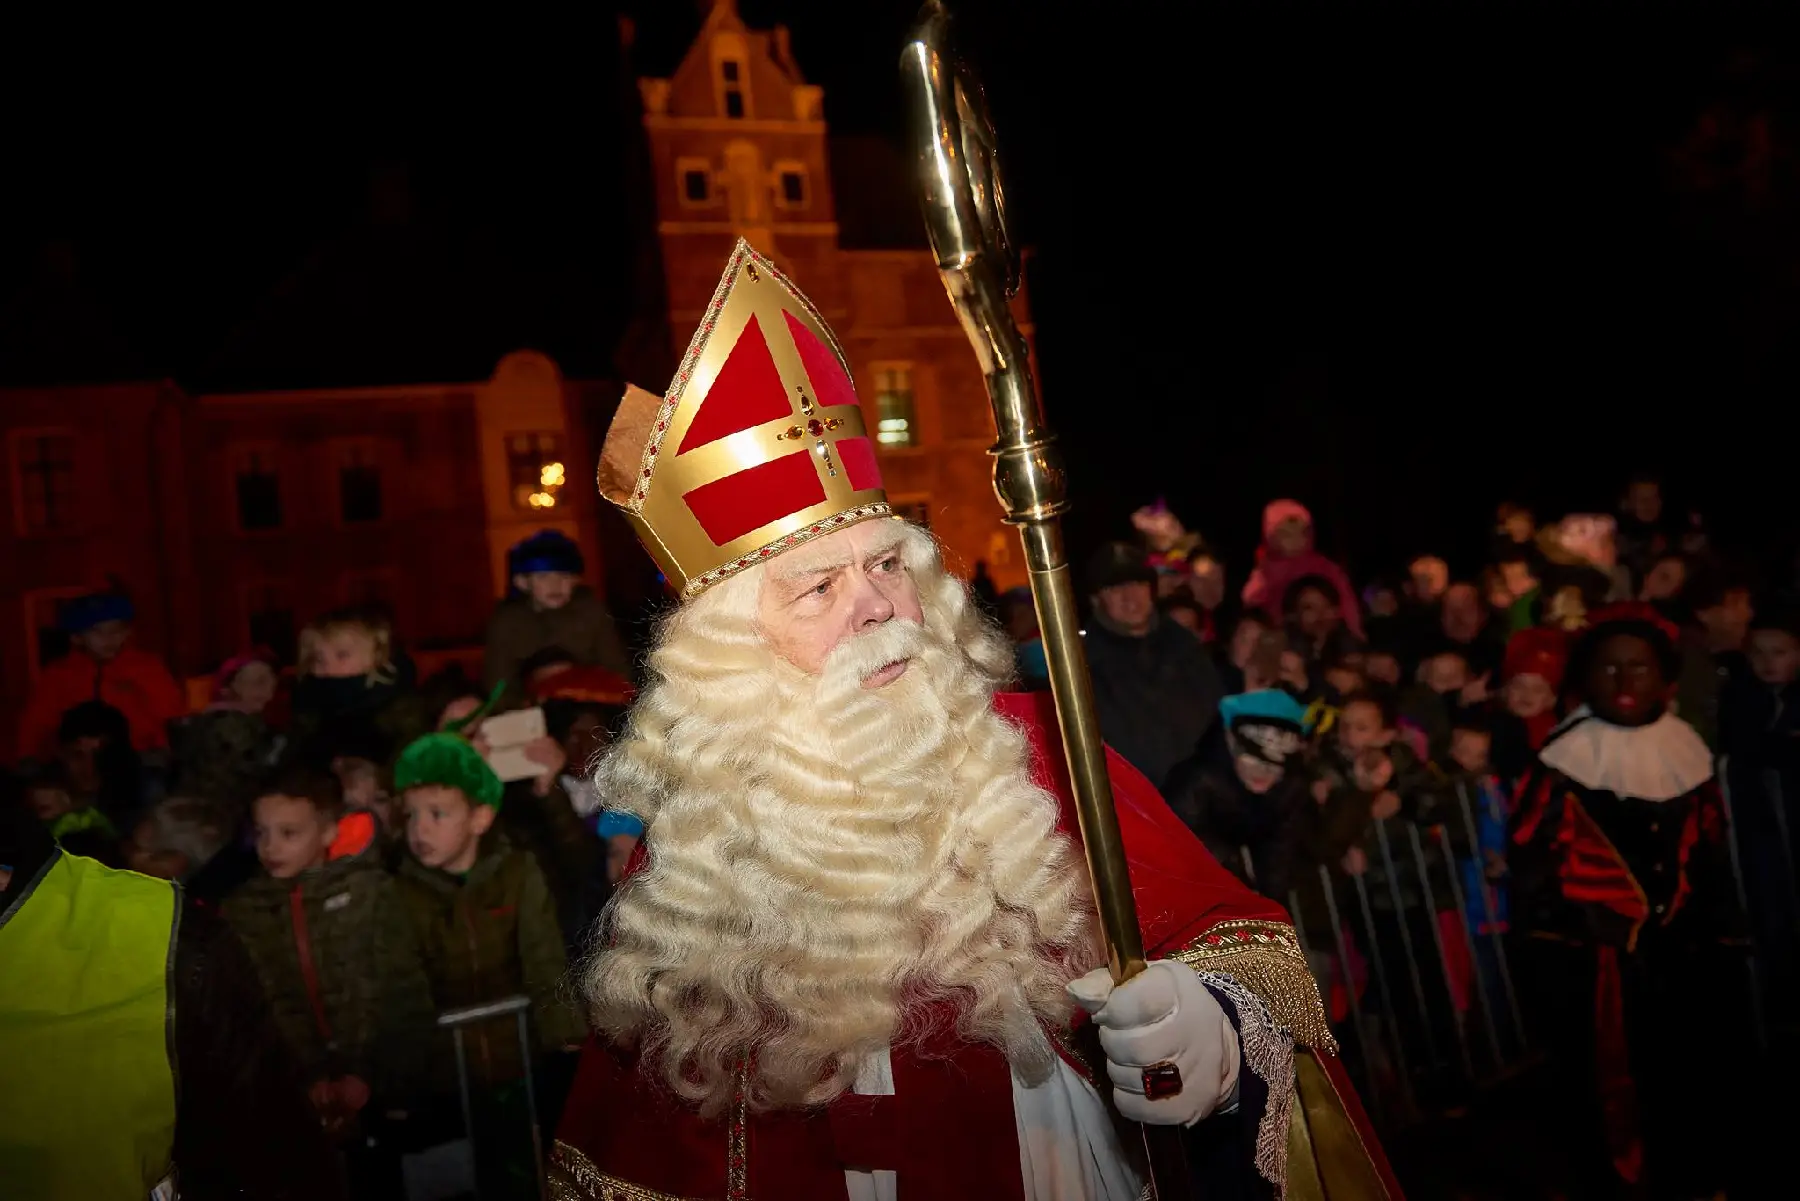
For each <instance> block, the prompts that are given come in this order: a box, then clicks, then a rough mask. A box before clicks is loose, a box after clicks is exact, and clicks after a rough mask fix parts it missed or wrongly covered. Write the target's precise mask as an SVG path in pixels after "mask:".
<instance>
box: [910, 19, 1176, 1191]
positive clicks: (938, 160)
mask: <svg viewBox="0 0 1800 1201" xmlns="http://www.w3.org/2000/svg"><path fill="white" fill-rule="evenodd" d="M950 24H951V22H950V14H949V12H948V11H947V10H946V9H945V8H944V6H943V4H942V3H940V2H939V0H928V3H927V4H926V5H925V7H924V9H923V10H922V11H921V12H920V14H919V22H918V25H917V26H916V27H915V29H914V31H913V34H912V37H911V38H910V40H909V41H908V42H907V45H906V49H905V50H904V51H903V52H902V53H901V56H900V75H901V84H902V87H903V88H904V89H905V92H906V103H907V110H908V121H909V124H910V127H911V128H910V133H911V140H912V150H913V154H914V156H915V166H916V169H917V173H918V181H919V185H920V189H921V195H920V200H921V205H922V208H923V211H924V217H925V226H926V229H927V231H928V232H929V234H930V235H931V247H932V251H933V253H934V254H935V255H936V256H937V266H938V273H939V275H940V276H942V278H943V281H944V289H945V290H946V291H947V292H948V293H949V294H950V303H951V304H952V305H953V306H954V307H955V309H956V315H957V317H958V318H960V319H961V321H962V325H963V330H964V332H965V333H967V334H968V336H969V342H970V344H971V345H972V346H973V347H974V348H975V356H976V358H977V359H979V360H980V363H981V371H982V375H983V377H984V379H985V381H986V384H987V392H988V400H989V402H990V403H991V404H992V406H993V411H994V429H995V432H996V433H997V435H998V438H997V440H996V441H995V443H994V446H993V447H992V448H991V449H990V450H989V452H988V453H989V454H991V455H993V456H994V492H995V493H996V495H998V496H999V498H1000V504H1001V507H1002V508H1003V509H1004V511H1005V514H1006V517H1005V520H1006V522H1007V524H1008V525H1012V526H1015V527H1017V528H1018V531H1019V537H1020V538H1021V539H1022V540H1023V542H1024V546H1025V564H1026V567H1027V569H1028V571H1029V573H1030V578H1031V597H1032V601H1033V603H1034V604H1035V605H1036V607H1037V616H1038V628H1039V630H1040V631H1041V633H1042V635H1043V640H1044V658H1045V660H1046V661H1047V662H1048V665H1049V669H1050V690H1051V694H1052V695H1053V697H1054V698H1055V701H1056V718H1057V724H1058V726H1059V727H1060V728H1061V731H1062V741H1063V750H1064V752H1065V754H1066V755H1067V757H1068V763H1069V773H1070V776H1071V783H1072V785H1073V789H1074V794H1075V807H1076V812H1077V815H1078V817H1079V819H1080V822H1081V839H1082V845H1083V846H1084V848H1085V849H1086V852H1087V863H1088V873H1089V875H1090V877H1091V878H1092V880H1093V887H1094V901H1095V908H1096V910H1097V911H1098V913H1099V918H1100V927H1101V933H1102V934H1103V935H1104V937H1105V940H1106V951H1107V960H1108V965H1109V967H1110V969H1111V971H1112V977H1113V980H1114V981H1115V982H1117V983H1124V982H1125V981H1126V980H1129V979H1131V978H1132V977H1133V976H1135V975H1137V974H1138V973H1139V972H1141V971H1143V970H1144V968H1145V966H1146V963H1145V960H1144V944H1143V936H1142V935H1141V934H1140V932H1139V927H1138V920H1137V906H1136V904H1135V903H1134V902H1133V900H1132V895H1131V875H1130V872H1129V870H1128V868H1127V865H1126V859H1125V846H1124V843H1123V842H1122V841H1121V839H1120V836H1119V819H1118V814H1117V813H1116V811H1115V810H1114V808H1113V796H1112V784H1111V781H1110V780H1109V779H1108V778H1107V774H1106V749H1105V746H1104V744H1103V743H1102V741H1101V738H1100V723H1099V719H1098V717H1097V715H1096V714H1095V711H1094V689H1093V681H1092V680H1091V679H1090V678H1089V676H1088V666H1087V655H1086V653H1085V652H1084V651H1083V649H1082V645H1081V634H1080V626H1079V623H1078V619H1077V616H1076V609H1075V589H1074V586H1073V584H1072V582H1071V580H1070V575H1069V563H1068V557H1067V555H1066V554H1065V552H1064V549H1063V540H1062V521H1061V515H1062V514H1063V513H1064V512H1066V511H1067V510H1068V507H1069V502H1068V486H1067V480H1066V478H1065V476H1064V473H1063V465H1062V457H1061V454H1060V452H1059V451H1058V450H1057V447H1056V445H1055V437H1054V435H1052V434H1051V432H1050V430H1049V428H1048V427H1047V426H1046V425H1045V423H1044V417H1043V413H1042V411H1041V409H1040V407H1039V405H1038V399H1037V391H1036V389H1035V388H1034V387H1033V384H1032V378H1031V362H1030V350H1029V347H1028V346H1027V344H1026V342H1025V338H1024V335H1022V334H1021V333H1020V332H1019V329H1018V326H1017V324H1015V322H1014V321H1013V314H1012V307H1011V299H1012V297H1013V295H1014V294H1015V293H1016V292H1017V291H1018V286H1019V260H1018V255H1017V252H1016V250H1015V248H1014V247H1013V245H1012V242H1011V240H1010V238H1009V236H1008V233H1007V228H1006V198H1005V191H1004V188H1003V187H1002V183H1001V178H1000V166H999V156H998V153H997V148H996V144H995V136H994V126H993V122H992V121H991V120H990V119H989V116H988V113H987V104H986V101H985V99H984V98H983V95H982V91H981V84H980V82H979V81H978V80H977V78H976V76H975V74H974V72H973V71H972V70H971V69H970V68H969V66H968V64H967V63H966V62H964V61H963V60H961V59H960V58H958V57H957V56H956V54H955V53H954V50H953V48H952V44H951V40H950ZM1144 1144H1145V1151H1146V1153H1147V1156H1148V1158H1149V1165H1150V1171H1151V1178H1152V1179H1151V1183H1152V1184H1153V1186H1154V1187H1155V1189H1156V1195H1157V1197H1158V1198H1160V1201H1180V1199H1182V1198H1186V1197H1189V1196H1191V1195H1192V1193H1191V1185H1192V1179H1191V1176H1190V1175H1189V1173H1188V1170H1187V1167H1186V1158H1185V1153H1184V1147H1183V1141H1182V1132H1181V1131H1180V1130H1179V1129H1178V1128H1172V1127H1145V1128H1144Z"/></svg>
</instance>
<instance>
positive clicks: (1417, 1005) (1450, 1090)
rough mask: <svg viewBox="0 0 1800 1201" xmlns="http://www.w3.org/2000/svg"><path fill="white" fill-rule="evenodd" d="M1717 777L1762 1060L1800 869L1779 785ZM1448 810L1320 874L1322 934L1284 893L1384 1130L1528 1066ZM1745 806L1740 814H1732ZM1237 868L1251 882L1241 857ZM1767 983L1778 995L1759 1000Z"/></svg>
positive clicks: (1502, 926)
mask: <svg viewBox="0 0 1800 1201" xmlns="http://www.w3.org/2000/svg"><path fill="white" fill-rule="evenodd" d="M1730 768H1731V765H1730V762H1729V760H1726V759H1721V760H1720V761H1719V763H1718V779H1719V783H1720V788H1721V793H1722V797H1723V801H1724V817H1725V836H1726V847H1725V850H1726V852H1727V853H1728V857H1729V863H1730V870H1731V877H1732V887H1733V889H1734V891H1735V894H1736V896H1735V900H1736V902H1737V905H1738V907H1739V908H1740V910H1741V911H1742V912H1743V913H1744V914H1745V915H1746V917H1747V918H1748V919H1749V920H1748V927H1749V930H1750V932H1751V938H1750V943H1751V946H1750V953H1749V954H1748V955H1747V956H1746V957H1745V964H1746V974H1747V977H1748V978H1747V981H1746V984H1747V987H1748V989H1749V993H1750V997H1751V1001H1752V1008H1751V1018H1752V1021H1753V1023H1754V1026H1755V1029H1754V1031H1753V1036H1754V1038H1755V1040H1756V1043H1757V1045H1758V1047H1759V1048H1762V1049H1766V1048H1768V1046H1769V1045H1770V1033H1769V1029H1768V1025H1767V1021H1766V1015H1767V1014H1770V1013H1774V1014H1782V1013H1792V1012H1795V1010H1796V1004H1795V1002H1796V1000H1797V998H1796V996H1794V995H1791V994H1792V993H1794V992H1800V871H1797V870H1796V854H1795V847H1794V844H1793V841H1792V834H1793V832H1794V826H1793V825H1792V823H1791V822H1790V820H1789V815H1788V813H1787V808H1786V798H1785V796H1784V795H1783V792H1782V781H1781V777H1780V775H1779V774H1778V773H1776V772H1772V771H1764V772H1758V773H1756V774H1755V776H1754V777H1751V778H1748V779H1740V780H1738V781H1736V783H1737V784H1738V785H1739V787H1738V789H1737V790H1736V792H1735V793H1734V789H1733V787H1732V784H1733V779H1732V775H1731V770H1730ZM1752 792H1753V795H1751V793H1752ZM1455 799H1456V804H1455V807H1454V809H1453V810H1452V811H1451V812H1450V813H1449V814H1448V815H1447V817H1446V819H1445V821H1444V823H1442V824H1436V825H1428V826H1421V825H1417V824H1415V823H1413V822H1411V821H1408V820H1406V819H1403V818H1398V817H1395V818H1389V819H1387V820H1385V821H1379V822H1376V823H1375V826H1374V834H1373V837H1374V847H1375V853H1374V854H1373V855H1371V856H1370V857H1369V858H1370V868H1371V870H1372V869H1374V868H1376V867H1379V869H1380V873H1381V876H1382V877H1384V878H1385V879H1384V880H1376V879H1373V878H1372V876H1371V875H1369V874H1364V875H1354V876H1348V877H1347V878H1346V877H1344V876H1341V875H1337V874H1334V872H1333V870H1332V868H1331V867H1330V866H1328V865H1321V866H1319V867H1318V869H1317V871H1318V879H1317V884H1318V887H1319V889H1320V891H1321V892H1322V894H1323V900H1324V906H1323V908H1324V910H1325V919H1326V920H1327V921H1328V922H1329V923H1330V925H1329V928H1320V925H1321V924H1320V922H1319V918H1318V914H1317V913H1316V912H1315V913H1313V914H1312V918H1311V924H1310V925H1309V924H1308V918H1307V910H1306V907H1305V906H1304V905H1303V904H1302V901H1301V893H1300V890H1299V889H1298V888H1297V889H1295V890H1293V891H1290V892H1289V894H1288V896H1287V897H1286V898H1285V899H1286V901H1287V905H1288V910H1289V912H1290V914H1292V916H1293V920H1294V927H1295V931H1296V933H1297V934H1298V936H1299V939H1300V945H1301V949H1302V951H1303V952H1304V953H1305V955H1306V958H1307V962H1308V963H1309V964H1311V965H1312V968H1313V971H1314V974H1315V976H1316V977H1317V980H1318V984H1319V989H1320V992H1321V994H1323V995H1324V996H1325V997H1326V998H1327V999H1328V1003H1329V1001H1330V998H1331V997H1332V996H1333V988H1332V985H1333V977H1334V976H1335V978H1336V980H1337V983H1338V984H1339V986H1340V987H1341V992H1340V993H1339V994H1338V995H1339V997H1340V998H1341V1000H1342V1004H1343V1010H1342V1012H1341V1013H1334V1014H1333V1015H1332V1016H1333V1025H1334V1027H1335V1030H1334V1032H1335V1033H1336V1034H1337V1036H1338V1040H1339V1042H1340V1043H1341V1044H1343V1045H1344V1046H1345V1050H1346V1064H1347V1066H1348V1067H1349V1068H1350V1071H1351V1074H1352V1076H1353V1077H1355V1078H1356V1082H1357V1084H1358V1086H1359V1087H1360V1088H1361V1089H1362V1090H1363V1095H1364V1096H1365V1097H1366V1098H1368V1100H1369V1102H1370V1107H1371V1110H1372V1111H1373V1113H1374V1114H1375V1116H1376V1118H1377V1120H1378V1121H1379V1122H1381V1123H1382V1124H1383V1125H1384V1126H1387V1127H1389V1128H1393V1127H1397V1126H1404V1125H1407V1124H1410V1123H1411V1122H1413V1121H1415V1120H1417V1119H1419V1118H1420V1117H1422V1116H1425V1115H1427V1114H1428V1113H1430V1112H1431V1111H1433V1110H1434V1109H1449V1108H1455V1107H1456V1106H1457V1104H1458V1103H1459V1101H1460V1100H1461V1099H1464V1098H1466V1097H1468V1096H1470V1095H1472V1094H1473V1093H1474V1092H1475V1091H1478V1090H1483V1089H1486V1088H1489V1087H1492V1086H1493V1085H1495V1084H1498V1083H1500V1082H1502V1081H1504V1080H1507V1079H1510V1078H1512V1077H1514V1076H1516V1075H1517V1074H1518V1073H1519V1072H1520V1071H1522V1070H1524V1069H1526V1068H1528V1067H1530V1066H1532V1065H1534V1064H1535V1063H1537V1062H1538V1061H1539V1060H1540V1059H1541V1054H1540V1053H1539V1051H1538V1049H1537V1048H1536V1047H1534V1045H1533V1042H1532V1039H1531V1037H1530V1034H1529V1032H1528V1030H1527V1028H1526V1022H1525V1016H1524V1011H1523V1008H1522V1006H1521V1005H1520V1001H1519V990H1518V987H1517V984H1516V982H1515V979H1514V968H1513V962H1512V958H1511V956H1510V955H1509V953H1508V934H1509V930H1508V928H1507V927H1508V922H1507V917H1506V915H1503V914H1502V913H1500V912H1499V911H1498V908H1497V906H1496V904H1495V895H1496V894H1495V889H1494V888H1493V887H1490V886H1489V881H1488V876H1487V872H1486V870H1485V868H1486V863H1485V859H1484V856H1483V854H1482V850H1481V844H1480V840H1479V838H1478V837H1477V831H1478V826H1477V822H1476V817H1475V808H1474V802H1473V801H1472V800H1471V798H1470V795H1469V792H1468V790H1467V789H1466V788H1464V787H1463V786H1461V785H1459V786H1458V787H1457V788H1456V790H1455ZM1746 806H1754V810H1753V813H1752V814H1749V815H1747V814H1746V813H1744V812H1740V810H1743V809H1744V808H1745V807H1746ZM1746 816H1749V817H1750V820H1749V821H1748V822H1746V821H1745V820H1744V819H1745V818H1746ZM1451 823H1454V829H1453V828H1452V826H1451ZM1459 842H1460V847H1459V845H1458V843H1459ZM1241 860H1242V869H1243V873H1244V876H1245V878H1246V879H1247V880H1249V881H1250V882H1251V884H1252V886H1253V887H1254V885H1255V873H1254V869H1253V867H1252V863H1251V855H1250V851H1249V849H1248V848H1247V847H1246V848H1241ZM1471 865H1472V867H1473V870H1469V869H1470V868H1471ZM1465 870H1469V876H1470V877H1471V878H1472V879H1474V880H1479V881H1481V883H1482V887H1481V888H1480V889H1479V890H1478V891H1479V895H1478V896H1470V895H1469V889H1468V888H1467V887H1465V879H1464V872H1465ZM1502 879H1504V877H1502ZM1311 883H1312V882H1311V881H1310V880H1309V881H1308V882H1307V884H1308V885H1309V886H1310V884H1311ZM1384 907H1391V908H1384ZM1440 909H1441V910H1442V913H1440ZM1444 915H1454V919H1455V920H1453V921H1451V920H1443V917H1444ZM1359 965H1360V970H1359ZM1784 971H1785V976H1784ZM1777 977H1783V978H1785V981H1786V984H1785V987H1786V988H1787V989H1788V990H1789V993H1790V995H1784V996H1777V995H1775V994H1774V993H1773V992H1772V991H1771V990H1772V988H1775V987H1777V986H1779V981H1778V980H1777V979H1776V978H1777ZM1459 997H1460V998H1462V999H1463V1003H1462V1004H1458V1003H1457V1001H1458V998H1459Z"/></svg>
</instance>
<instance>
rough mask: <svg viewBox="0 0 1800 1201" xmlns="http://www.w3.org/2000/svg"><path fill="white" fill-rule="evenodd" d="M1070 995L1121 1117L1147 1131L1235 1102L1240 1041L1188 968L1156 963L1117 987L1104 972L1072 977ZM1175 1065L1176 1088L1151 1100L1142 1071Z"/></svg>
mask: <svg viewBox="0 0 1800 1201" xmlns="http://www.w3.org/2000/svg"><path fill="white" fill-rule="evenodd" d="M1068 991H1069V996H1070V998H1071V999H1073V1000H1074V1002H1075V1003H1076V1004H1077V1005H1079V1006H1081V1007H1082V1008H1083V1009H1085V1010H1086V1011H1087V1012H1088V1013H1089V1014H1091V1015H1092V1016H1093V1019H1094V1024H1095V1025H1096V1026H1098V1027H1099V1028H1100V1046H1101V1048H1102V1049H1103V1050H1104V1051H1105V1052H1106V1074H1107V1076H1109V1077H1110V1078H1111V1080H1112V1084H1113V1102H1114V1104H1116V1105H1117V1106H1118V1108H1119V1113H1120V1114H1122V1115H1123V1116H1125V1117H1127V1118H1130V1119H1131V1120H1132V1121H1134V1122H1143V1123H1145V1124H1147V1125H1151V1126H1192V1125H1193V1124H1194V1123H1195V1122H1198V1121H1199V1120H1200V1119H1201V1118H1204V1117H1206V1116H1207V1115H1209V1114H1211V1113H1213V1112H1214V1111H1216V1110H1218V1109H1219V1108H1221V1107H1223V1106H1229V1105H1231V1104H1234V1103H1235V1102H1236V1100H1237V1080H1238V1059H1239V1052H1238V1036H1237V1030H1236V1029H1234V1028H1233V1027H1232V1025H1231V1019H1229V1018H1227V1017H1226V1016H1225V1011H1224V1010H1223V1009H1221V1008H1220V1007H1219V1003H1218V1002H1217V1001H1215V1000H1214V999H1213V995H1212V993H1210V992H1208V991H1207V988H1206V985H1204V984H1202V983H1200V977H1199V976H1197V975H1195V974H1194V969H1193V968H1190V967H1188V966H1187V965H1186V964H1183V963H1176V962H1173V961H1172V960H1167V959H1159V960H1157V961H1156V962H1154V963H1152V964H1151V965H1150V966H1149V968H1147V969H1146V970H1145V971H1144V972H1142V973H1140V974H1139V975H1137V976H1133V977H1132V978H1131V979H1130V980H1127V981H1126V982H1125V983H1124V984H1121V985H1119V986H1118V987H1116V988H1115V987H1114V986H1113V982H1112V975H1111V973H1109V972H1108V971H1107V970H1106V969H1105V968H1096V969H1095V970H1093V971H1091V972H1089V973H1088V974H1087V975H1085V976H1083V977H1081V978H1080V979H1079V980H1071V981H1070V982H1069V985H1068ZM1156 1064H1174V1065H1175V1067H1176V1068H1177V1069H1178V1070H1179V1071H1180V1072H1181V1091H1180V1092H1179V1093H1177V1094H1176V1095H1174V1096H1172V1097H1163V1098H1162V1099H1161V1100H1156V1101H1152V1100H1150V1099H1149V1098H1148V1097H1146V1096H1145V1095H1144V1069H1145V1068H1147V1067H1151V1066H1153V1065H1156Z"/></svg>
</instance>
